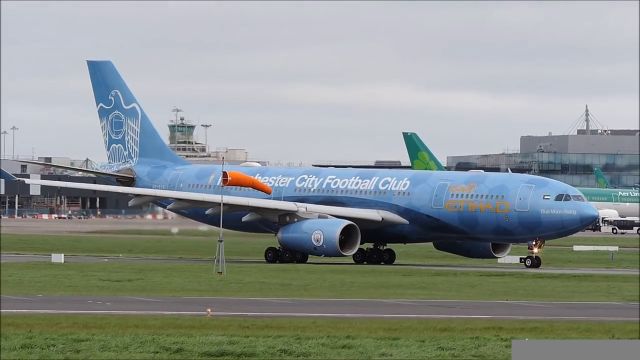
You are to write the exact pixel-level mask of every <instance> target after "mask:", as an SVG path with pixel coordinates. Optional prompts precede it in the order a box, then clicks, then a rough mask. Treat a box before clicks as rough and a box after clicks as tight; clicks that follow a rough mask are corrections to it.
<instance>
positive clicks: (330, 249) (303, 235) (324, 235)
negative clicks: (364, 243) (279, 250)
mask: <svg viewBox="0 0 640 360" xmlns="http://www.w3.org/2000/svg"><path fill="white" fill-rule="evenodd" d="M277 236H278V242H279V243H280V245H282V247H284V248H287V249H291V250H295V251H298V252H302V253H305V254H310V255H316V256H351V255H353V254H354V253H355V252H356V251H357V250H358V246H360V229H359V228H358V226H357V225H356V224H354V223H352V222H351V221H347V220H342V219H307V220H302V221H299V222H296V223H293V224H289V225H286V226H284V227H282V228H280V231H278V235H277Z"/></svg>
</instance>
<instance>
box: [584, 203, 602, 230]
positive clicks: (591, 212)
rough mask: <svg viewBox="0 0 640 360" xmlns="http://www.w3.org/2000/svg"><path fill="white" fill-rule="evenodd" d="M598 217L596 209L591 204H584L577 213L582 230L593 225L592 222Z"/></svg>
mask: <svg viewBox="0 0 640 360" xmlns="http://www.w3.org/2000/svg"><path fill="white" fill-rule="evenodd" d="M598 216H599V214H598V209H596V207H595V206H593V205H592V204H591V203H585V204H584V206H582V209H580V212H579V218H580V220H579V221H580V224H582V225H583V228H585V227H587V226H589V225H591V224H593V222H594V221H596V220H598Z"/></svg>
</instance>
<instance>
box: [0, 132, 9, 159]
mask: <svg viewBox="0 0 640 360" xmlns="http://www.w3.org/2000/svg"><path fill="white" fill-rule="evenodd" d="M8 134H9V132H8V131H7V130H2V155H3V156H4V157H7V135H8ZM0 157H2V156H0Z"/></svg>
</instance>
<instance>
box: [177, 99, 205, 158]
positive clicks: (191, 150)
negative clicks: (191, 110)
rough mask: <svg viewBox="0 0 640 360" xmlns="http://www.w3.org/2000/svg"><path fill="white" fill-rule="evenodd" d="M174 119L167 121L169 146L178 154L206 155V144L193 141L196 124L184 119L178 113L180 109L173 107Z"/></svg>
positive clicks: (185, 155) (187, 155)
mask: <svg viewBox="0 0 640 360" xmlns="http://www.w3.org/2000/svg"><path fill="white" fill-rule="evenodd" d="M171 111H172V112H174V113H175V119H174V120H171V121H170V122H169V147H170V148H171V150H173V151H175V152H176V153H177V154H178V155H180V156H182V157H185V158H191V157H198V158H200V157H207V156H208V151H207V145H206V144H202V143H199V142H197V141H195V139H194V138H193V133H194V131H195V129H196V125H195V124H192V123H191V122H190V121H188V120H186V119H185V118H184V116H181V115H180V113H181V112H183V111H182V109H179V108H174V109H173V110H171Z"/></svg>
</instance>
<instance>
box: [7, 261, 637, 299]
mask: <svg viewBox="0 0 640 360" xmlns="http://www.w3.org/2000/svg"><path fill="white" fill-rule="evenodd" d="M0 270H1V274H0V275H1V280H2V282H1V292H2V294H3V295H38V294H47V295H141V296H142V295H164V296H238V297H297V298H395V299H398V298H403V299H478V300H567V301H634V302H637V301H639V295H638V293H639V291H640V290H639V283H638V276H637V275H568V274H549V273H540V272H534V271H523V272H515V273H514V272H485V271H479V272H476V271H440V270H424V269H419V268H414V267H402V266H376V265H353V264H349V265H346V264H345V265H330V264H262V263H258V264H251V263H229V264H228V265H227V270H228V273H227V275H226V276H225V277H224V278H220V277H218V276H217V275H214V274H213V266H212V264H206V263H202V264H197V263H196V264H184V263H180V264H175V263H157V262H156V263H126V262H100V263H67V264H51V263H3V264H1V265H0Z"/></svg>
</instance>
